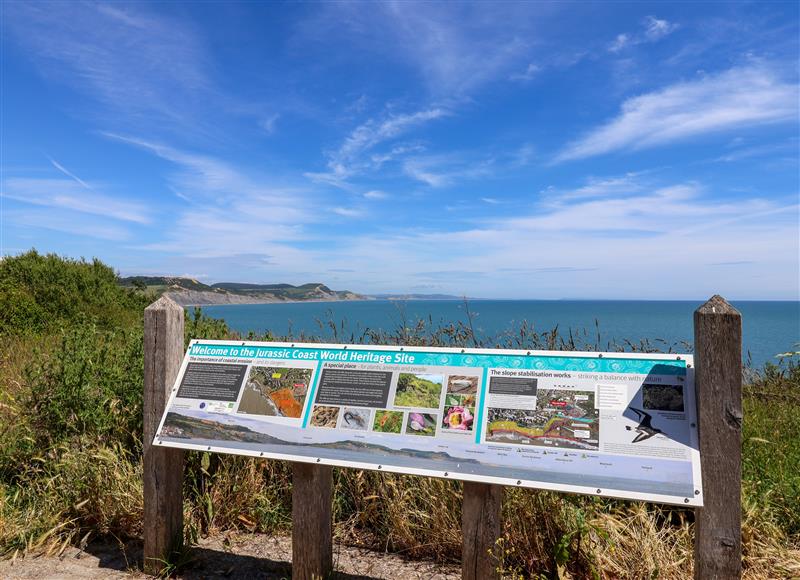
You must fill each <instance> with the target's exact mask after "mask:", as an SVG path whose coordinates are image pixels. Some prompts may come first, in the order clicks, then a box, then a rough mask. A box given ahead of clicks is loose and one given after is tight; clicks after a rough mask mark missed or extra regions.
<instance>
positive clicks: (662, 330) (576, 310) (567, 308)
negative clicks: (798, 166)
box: [203, 300, 800, 367]
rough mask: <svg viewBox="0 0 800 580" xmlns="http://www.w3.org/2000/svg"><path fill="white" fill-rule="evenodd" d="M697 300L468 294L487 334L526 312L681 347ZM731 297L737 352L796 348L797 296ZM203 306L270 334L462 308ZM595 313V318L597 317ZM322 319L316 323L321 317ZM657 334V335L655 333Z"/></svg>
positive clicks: (394, 322)
mask: <svg viewBox="0 0 800 580" xmlns="http://www.w3.org/2000/svg"><path fill="white" fill-rule="evenodd" d="M699 305H700V302H691V301H630V300H596V301H595V300H470V301H469V303H468V307H469V311H470V313H471V315H472V319H473V327H474V329H475V331H476V334H478V335H479V336H482V337H486V338H491V337H495V336H498V335H500V334H503V333H505V332H507V331H513V330H514V329H517V328H519V326H520V323H521V322H522V321H523V320H525V321H527V322H528V323H529V324H532V325H533V327H534V329H535V330H536V331H537V332H543V331H548V330H551V329H553V328H554V327H555V326H556V325H558V328H559V330H560V331H561V332H562V333H564V334H566V333H567V332H568V331H569V330H570V329H571V330H572V331H573V333H575V334H578V333H582V331H583V330H586V331H587V334H588V339H589V340H590V342H591V343H594V342H595V337H596V336H597V333H598V329H599V333H600V342H601V345H602V346H603V347H605V346H606V345H607V344H608V343H609V342H616V343H619V344H621V343H623V341H624V340H626V339H627V340H630V341H632V342H638V341H639V340H641V339H648V340H649V341H651V343H654V344H656V346H661V347H662V348H664V349H666V348H667V347H668V346H669V345H675V346H674V347H673V350H678V351H682V352H686V351H687V349H688V347H686V346H684V345H682V344H681V343H682V342H686V343H691V341H692V332H693V331H692V314H693V312H694V310H695V309H696V308H697V307H698V306H699ZM733 305H734V306H735V307H736V308H738V309H739V311H740V312H741V313H742V321H743V322H742V324H743V330H744V358H745V362H750V363H751V364H752V365H753V366H755V367H761V366H763V364H764V363H765V362H767V361H772V362H778V359H777V358H776V355H777V354H779V353H783V352H786V351H788V350H792V349H793V350H800V346H798V343H800V302H797V301H769V302H767V301H763V302H762V301H743V302H734V303H733ZM203 311H204V312H206V313H207V314H208V315H209V316H212V317H214V318H222V319H224V320H225V321H226V322H227V323H228V325H229V326H230V327H231V328H233V329H235V330H238V331H239V332H241V333H243V334H247V333H248V332H250V331H253V332H256V333H258V334H261V333H264V332H266V331H270V332H271V333H272V334H273V335H274V336H285V335H288V334H291V335H292V336H293V337H299V336H300V335H301V334H302V333H305V334H306V335H314V336H323V337H326V338H329V339H330V338H332V331H331V329H330V328H329V326H328V325H327V324H326V323H327V321H329V320H331V321H333V322H335V323H337V325H338V326H341V325H342V324H343V325H344V328H345V332H343V333H340V334H339V337H340V340H347V339H349V337H350V335H351V334H354V335H355V336H356V338H358V337H359V336H361V334H362V333H363V331H364V330H366V329H382V330H387V331H391V330H394V329H397V328H399V327H401V326H403V324H404V321H405V325H406V326H410V325H411V324H413V322H414V321H415V320H418V319H420V318H424V319H426V320H427V319H428V318H432V320H433V322H434V324H438V323H439V322H442V323H445V324H446V323H449V322H453V321H458V320H460V321H463V322H465V323H466V322H467V311H466V308H465V305H464V302H463V301H460V300H409V301H403V302H399V301H393V300H367V301H352V302H351V301H347V302H298V303H278V304H242V305H225V306H204V307H203ZM595 321H597V325H599V326H596V323H595ZM321 323H322V324H321ZM659 340H660V341H664V342H656V341H659Z"/></svg>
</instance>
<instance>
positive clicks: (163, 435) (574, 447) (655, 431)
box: [155, 341, 702, 505]
mask: <svg viewBox="0 0 800 580" xmlns="http://www.w3.org/2000/svg"><path fill="white" fill-rule="evenodd" d="M693 403H694V385H693V372H692V368H691V357H690V356H677V355H658V354H632V353H578V352H574V353H573V352H571V353H564V352H538V351H531V352H528V351H512V350H478V349H442V348H411V347H378V346H354V345H347V346H344V345H320V344H280V343H257V342H245V343H241V342H239V343H229V342H216V341H195V342H193V343H192V344H191V345H190V347H189V350H188V351H187V353H186V358H185V360H184V362H183V365H182V367H181V371H180V374H179V375H178V378H177V380H176V384H175V388H174V389H173V390H172V396H171V398H170V401H169V403H168V405H167V408H166V411H165V413H164V417H163V418H162V420H161V424H160V427H159V430H158V433H157V435H156V438H155V443H156V444H158V445H163V446H171V447H179V448H184V449H203V450H212V451H219V452H224V453H235V454H242V455H250V456H257V457H269V458H277V459H287V460H291V461H305V462H315V463H321V464H327V465H338V466H343V467H353V468H359V469H381V470H384V471H392V472H399V473H411V474H418V475H429V476H435V477H448V478H455V479H462V480H468V481H483V482H488V483H495V484H501V485H515V486H524V487H535V488H540V489H550V490H558V491H566V492H572V493H591V494H594V495H604V496H612V497H623V498H630V499H641V500H648V501H657V502H662V503H675V504H681V505H687V504H688V505H702V488H701V485H700V483H701V479H700V458H699V453H698V451H697V449H698V446H697V433H696V427H695V426H696V417H695V409H694V404H693Z"/></svg>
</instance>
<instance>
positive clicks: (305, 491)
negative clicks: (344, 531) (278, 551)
mask: <svg viewBox="0 0 800 580" xmlns="http://www.w3.org/2000/svg"><path fill="white" fill-rule="evenodd" d="M292 468H293V472H292V578H293V579H298V580H323V579H325V578H328V577H329V576H330V575H331V573H332V572H333V531H332V527H333V520H332V518H331V507H332V504H333V468H332V467H331V466H329V465H313V464H310V463H297V462H295V463H294V464H293V466H292Z"/></svg>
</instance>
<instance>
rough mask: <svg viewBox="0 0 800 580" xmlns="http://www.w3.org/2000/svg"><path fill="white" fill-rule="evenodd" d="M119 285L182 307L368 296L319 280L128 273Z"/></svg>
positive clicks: (358, 298) (329, 299)
mask: <svg viewBox="0 0 800 580" xmlns="http://www.w3.org/2000/svg"><path fill="white" fill-rule="evenodd" d="M120 284H121V285H122V286H124V287H128V288H141V289H143V290H145V289H147V290H150V291H154V292H156V293H157V294H168V295H169V297H170V298H172V299H173V300H174V301H175V302H177V303H178V304H180V305H181V306H206V305H212V304H265V303H270V302H294V301H335V300H367V299H368V298H367V297H366V296H362V295H360V294H356V293H355V292H350V291H349V290H331V289H330V288H328V287H327V286H326V285H325V284H322V283H310V284H303V285H302V286H293V285H291V284H244V283H239V282H220V283H218V284H211V285H208V284H204V283H202V282H199V281H198V280H194V279H192V278H180V277H170V276H130V277H128V278H121V279H120Z"/></svg>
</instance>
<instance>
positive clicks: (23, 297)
mask: <svg viewBox="0 0 800 580" xmlns="http://www.w3.org/2000/svg"><path fill="white" fill-rule="evenodd" d="M151 298H152V297H148V296H146V295H144V294H143V293H141V292H136V291H134V290H129V289H124V288H122V287H120V286H119V285H118V279H117V275H116V274H115V273H114V270H112V269H111V268H110V267H108V266H106V265H105V264H103V263H102V262H100V261H99V260H97V259H95V260H92V261H91V262H87V261H85V260H83V259H81V260H72V259H69V258H62V257H60V256H57V255H55V254H47V255H42V254H39V253H38V252H37V251H36V250H31V251H29V252H26V253H24V254H20V255H19V256H13V257H7V258H5V259H3V260H2V261H0V335H3V334H20V333H41V332H45V331H47V330H53V329H57V328H59V327H60V326H63V325H66V324H70V323H72V322H73V321H75V320H78V319H81V318H88V319H93V320H95V321H97V323H98V325H99V326H101V327H103V328H113V327H118V326H129V325H131V324H135V322H136V321H137V320H140V319H141V313H142V309H143V308H144V307H145V306H146V305H147V303H148V301H149V300H150V299H151Z"/></svg>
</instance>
